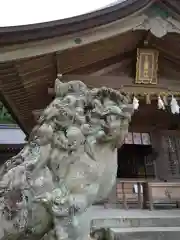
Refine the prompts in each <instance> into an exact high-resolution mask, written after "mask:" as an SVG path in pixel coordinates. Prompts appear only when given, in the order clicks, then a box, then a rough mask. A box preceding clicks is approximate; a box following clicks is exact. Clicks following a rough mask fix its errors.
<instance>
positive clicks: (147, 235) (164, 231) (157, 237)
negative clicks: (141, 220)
mask: <svg viewBox="0 0 180 240" xmlns="http://www.w3.org/2000/svg"><path fill="white" fill-rule="evenodd" d="M179 236H180V228H179V227H169V228H160V227H156V228H126V229H122V228H111V229H110V230H109V237H108V239H109V240H115V239H116V240H118V239H119V240H170V239H173V240H179Z"/></svg>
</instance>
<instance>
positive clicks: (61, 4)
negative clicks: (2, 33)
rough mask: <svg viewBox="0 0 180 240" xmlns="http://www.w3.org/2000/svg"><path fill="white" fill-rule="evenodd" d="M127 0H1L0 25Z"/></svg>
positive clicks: (47, 18)
mask: <svg viewBox="0 0 180 240" xmlns="http://www.w3.org/2000/svg"><path fill="white" fill-rule="evenodd" d="M123 1H125V0H119V1H117V0H116V1H115V0H90V1H89V0H51V1H49V0H5V1H3V0H1V3H0V9H1V14H0V27H5V26H17V25H26V24H33V23H40V22H48V21H53V20H58V19H64V18H69V17H73V16H77V15H81V14H85V13H89V12H92V11H96V10H98V9H101V8H104V7H106V6H108V5H109V4H113V3H116V2H123Z"/></svg>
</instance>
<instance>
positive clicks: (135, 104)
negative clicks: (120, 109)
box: [133, 96, 139, 110]
mask: <svg viewBox="0 0 180 240" xmlns="http://www.w3.org/2000/svg"><path fill="white" fill-rule="evenodd" d="M133 108H134V110H138V108H139V100H138V99H137V98H136V97H135V96H134V98H133Z"/></svg>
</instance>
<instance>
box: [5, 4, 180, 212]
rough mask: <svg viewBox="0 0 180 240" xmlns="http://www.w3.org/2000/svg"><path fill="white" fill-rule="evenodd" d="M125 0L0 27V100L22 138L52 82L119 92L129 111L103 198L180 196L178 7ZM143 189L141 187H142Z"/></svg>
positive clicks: (137, 201) (125, 200) (168, 199)
mask: <svg viewBox="0 0 180 240" xmlns="http://www.w3.org/2000/svg"><path fill="white" fill-rule="evenodd" d="M177 2H178V1H176V0H159V1H155V0H138V1H137V0H126V1H122V2H121V1H120V2H119V1H118V2H117V3H116V4H112V5H109V6H107V7H106V8H103V9H100V10H98V11H96V12H91V13H88V14H84V15H79V16H76V17H73V18H66V19H63V20H56V21H50V22H45V23H37V24H30V25H22V26H14V27H12V26H10V27H0V97H1V101H2V103H3V104H4V106H5V107H6V109H7V110H8V112H9V113H10V114H11V116H12V118H13V119H14V121H15V122H16V123H17V124H18V126H20V128H21V129H22V131H23V132H24V134H25V135H26V136H28V135H29V133H30V131H31V130H32V128H33V126H34V125H35V124H36V120H37V118H38V117H39V115H40V112H41V111H42V110H43V109H44V108H45V107H46V106H47V104H49V103H50V102H51V101H52V99H53V97H54V91H53V86H54V80H55V79H56V77H57V74H62V76H63V81H69V80H81V81H83V82H84V83H85V84H87V86H89V87H90V88H93V87H102V86H106V87H110V88H114V89H117V90H119V91H121V92H126V93H127V94H128V95H129V97H130V98H131V99H132V103H133V106H134V109H135V113H134V115H133V117H132V121H131V124H130V128H129V134H128V136H127V137H126V139H125V142H124V145H123V146H122V147H121V148H120V149H118V151H117V161H118V172H117V185H116V187H115V190H113V192H112V194H111V196H110V197H109V199H108V201H110V202H114V201H116V202H118V203H119V204H120V205H121V204H122V205H123V206H124V207H125V208H127V207H128V206H129V205H131V204H134V205H138V206H140V207H142V205H143V204H144V200H143V199H145V198H146V196H145V195H148V196H149V200H148V203H149V206H150V207H151V209H152V208H153V207H154V203H164V202H165V203H167V204H176V203H177V202H178V201H179V200H180V110H179V107H180V44H179V43H180V4H178V3H177ZM147 189H148V190H147Z"/></svg>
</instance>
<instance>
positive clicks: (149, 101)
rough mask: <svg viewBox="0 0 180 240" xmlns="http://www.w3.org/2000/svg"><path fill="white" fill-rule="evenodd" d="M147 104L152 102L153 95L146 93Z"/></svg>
mask: <svg viewBox="0 0 180 240" xmlns="http://www.w3.org/2000/svg"><path fill="white" fill-rule="evenodd" d="M146 104H151V96H150V95H149V94H146Z"/></svg>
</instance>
